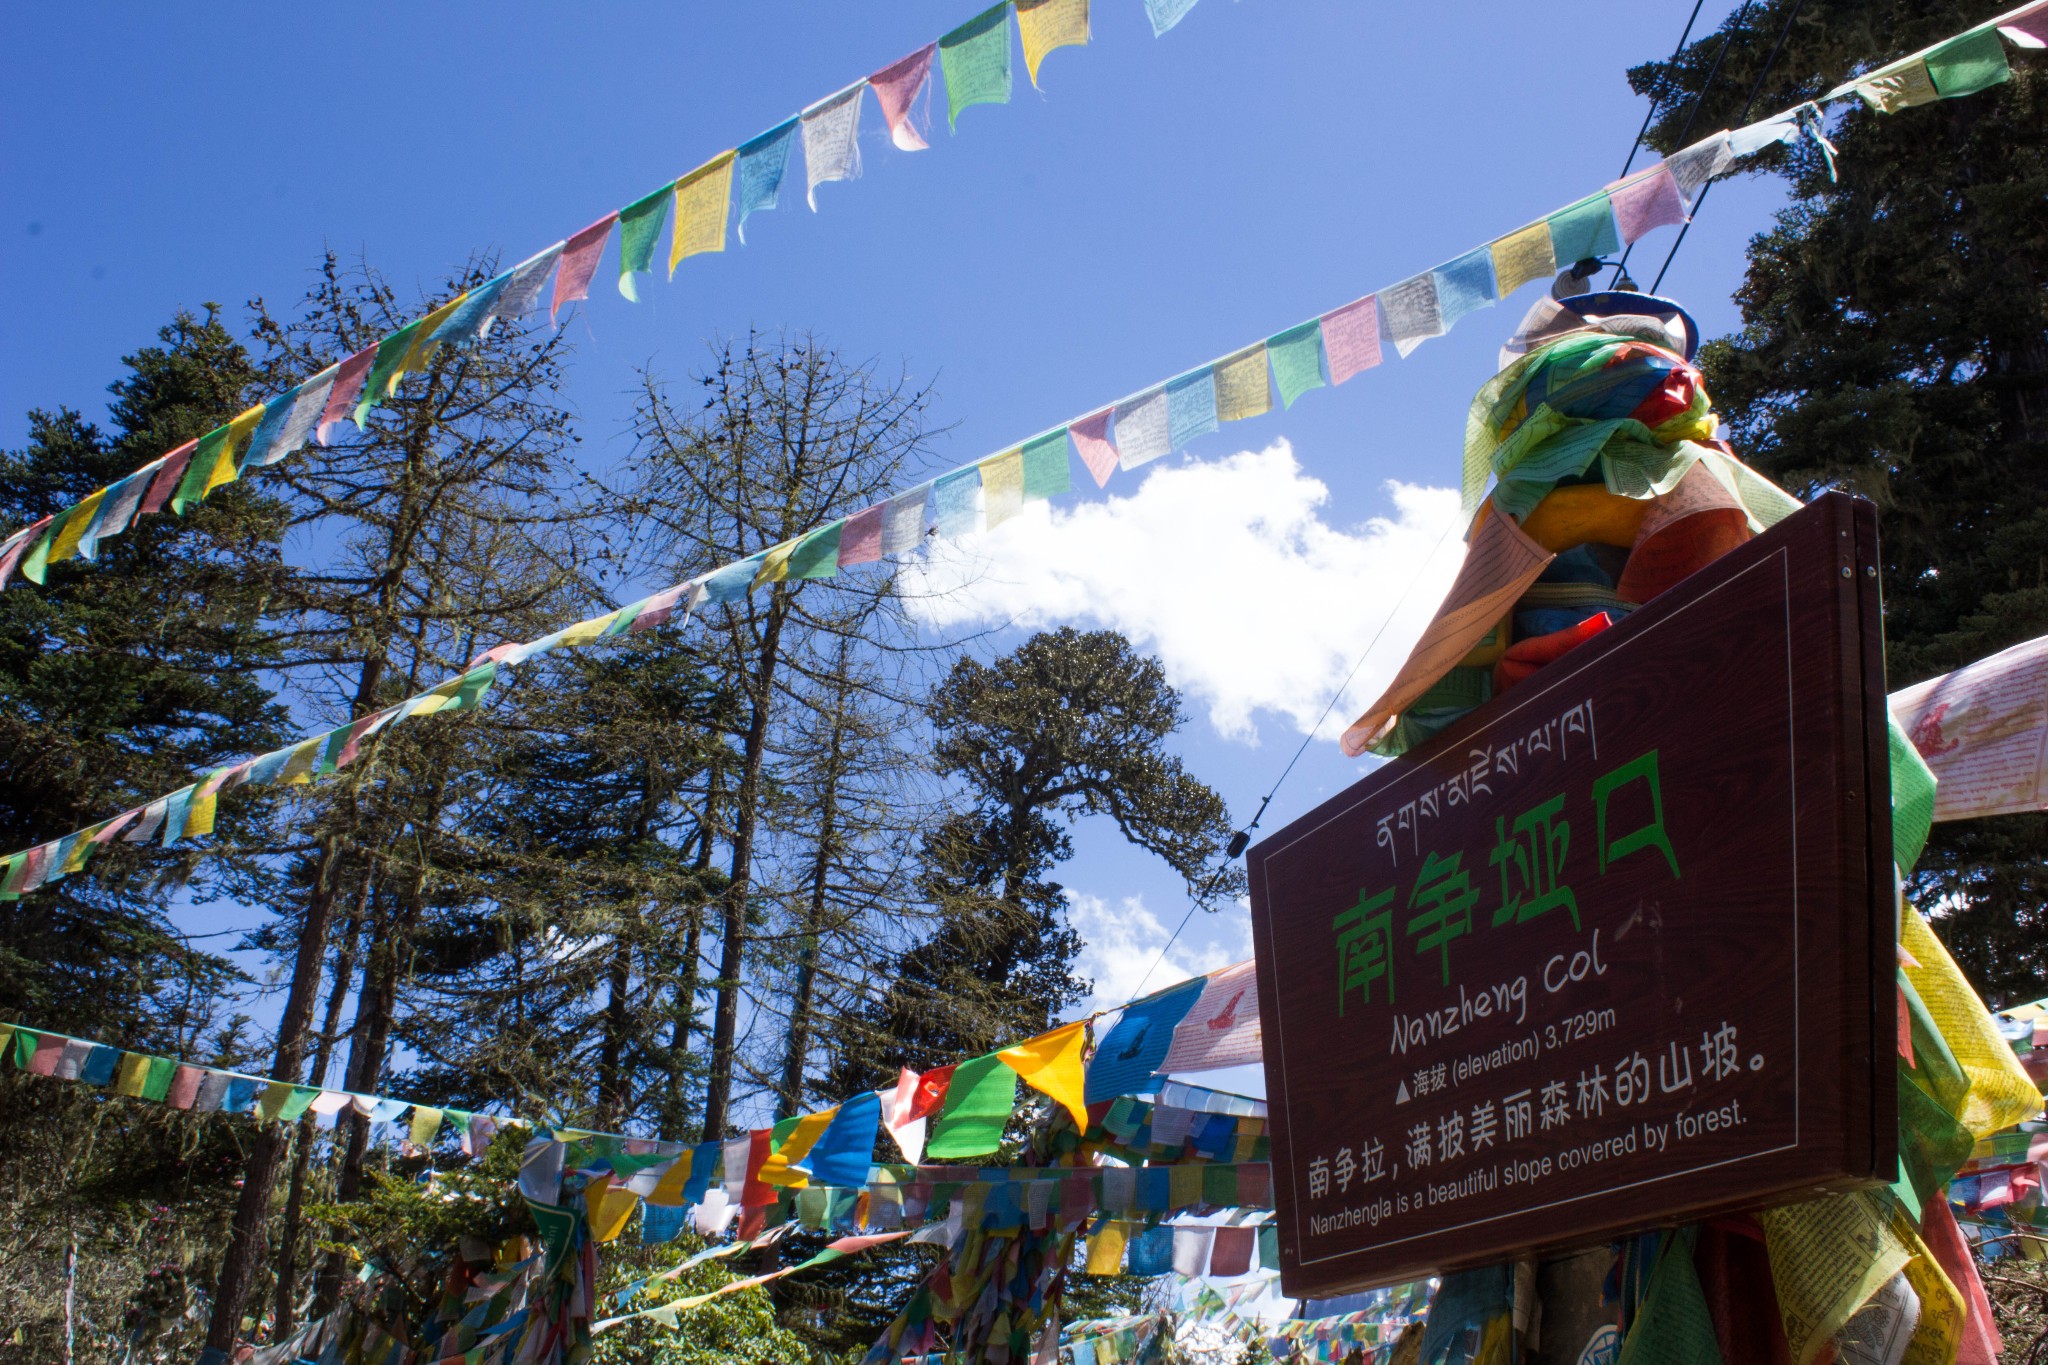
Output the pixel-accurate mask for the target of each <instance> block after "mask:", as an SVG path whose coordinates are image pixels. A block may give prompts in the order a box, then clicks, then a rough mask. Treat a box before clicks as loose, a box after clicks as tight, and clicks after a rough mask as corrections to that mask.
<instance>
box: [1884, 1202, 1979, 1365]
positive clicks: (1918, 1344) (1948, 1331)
mask: <svg viewBox="0 0 2048 1365" xmlns="http://www.w3.org/2000/svg"><path fill="white" fill-rule="evenodd" d="M1942 1197H1944V1198H1945V1197H1946V1196H1942ZM1892 1236H1894V1237H1896V1238H1898V1239H1899V1241H1901V1242H1903V1243H1904V1244H1905V1247H1906V1252H1907V1254H1908V1255H1910V1256H1911V1257H1912V1259H1911V1260H1909V1261H1907V1262H1906V1269H1905V1276H1906V1283H1907V1284H1908V1285H1910V1286H1911V1287H1912V1290H1913V1293H1914V1295H1915V1296H1917V1297H1918V1298H1919V1300H1920V1321H1919V1322H1918V1323H1916V1324H1914V1327H1913V1335H1912V1338H1911V1339H1910V1340H1909V1341H1908V1342H1907V1343H1906V1353H1905V1354H1904V1355H1903V1356H1901V1357H1899V1365H1952V1362H1953V1361H1954V1360H1955V1358H1956V1348H1957V1347H1958V1346H1960V1345H1961V1344H1962V1339H1963V1323H1964V1321H1965V1315H1966V1310H1965V1308H1964V1306H1963V1296H1962V1293H1961V1292H1960V1291H1959V1290H1958V1289H1957V1288H1956V1286H1955V1282H1954V1281H1953V1280H1951V1279H1949V1277H1948V1273H1947V1272H1946V1271H1944V1270H1943V1269H1942V1268H1941V1266H1940V1264H1939V1263H1937V1262H1936V1261H1935V1259H1934V1253H1933V1252H1932V1251H1930V1250H1928V1248H1927V1243H1925V1242H1923V1241H1921V1240H1920V1233H1919V1230H1918V1229H1917V1228H1915V1227H1914V1226H1913V1220H1912V1219H1910V1218H1908V1217H1907V1216H1906V1210H1905V1208H1904V1206H1898V1207H1895V1208H1893V1209H1892Z"/></svg>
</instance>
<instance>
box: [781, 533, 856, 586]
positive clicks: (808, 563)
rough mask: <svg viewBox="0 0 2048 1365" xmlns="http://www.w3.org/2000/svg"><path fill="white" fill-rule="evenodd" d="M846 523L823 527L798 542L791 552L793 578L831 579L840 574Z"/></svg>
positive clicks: (790, 572)
mask: <svg viewBox="0 0 2048 1365" xmlns="http://www.w3.org/2000/svg"><path fill="white" fill-rule="evenodd" d="M845 526H846V522H845V521H844V520H843V519H842V520H840V521H835V522H833V523H832V524H831V525H830V526H822V527H820V528H818V529H817V530H815V531H813V532H811V533H810V534H809V535H807V536H805V537H804V538H803V539H802V540H800V541H798V542H797V546H796V548H795V549H794V550H791V551H790V552H789V576H790V577H791V578H831V577H832V576H833V575H835V574H837V573H838V572H839V538H840V536H841V535H842V534H843V533H844V528H845Z"/></svg>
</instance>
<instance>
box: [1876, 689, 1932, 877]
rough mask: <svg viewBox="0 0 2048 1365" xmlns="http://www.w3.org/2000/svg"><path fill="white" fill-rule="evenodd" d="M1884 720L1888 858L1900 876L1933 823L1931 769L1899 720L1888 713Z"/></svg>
mask: <svg viewBox="0 0 2048 1365" xmlns="http://www.w3.org/2000/svg"><path fill="white" fill-rule="evenodd" d="M1886 722H1887V725H1888V727H1889V738H1890V741H1891V767H1892V861H1893V862H1895V863H1897V864H1898V865H1899V875H1901V876H1904V875H1905V874H1907V873H1909V872H1911V871H1912V870H1913V864H1914V863H1916V862H1918V861H1920V850H1921V849H1923V848H1925V847H1927V831H1928V830H1929V829H1930V828H1932V826H1933V824H1934V771H1933V769H1931V768H1929V767H1928V766H1927V760H1926V759H1924V758H1922V757H1920V751H1919V750H1918V749H1916V748H1914V747H1913V741H1912V740H1910V739H1908V738H1907V737H1906V732H1905V731H1904V730H1902V729H1900V728H1899V723H1898V722H1897V721H1896V720H1892V719H1891V718H1890V717H1889V716H1887V717H1886Z"/></svg>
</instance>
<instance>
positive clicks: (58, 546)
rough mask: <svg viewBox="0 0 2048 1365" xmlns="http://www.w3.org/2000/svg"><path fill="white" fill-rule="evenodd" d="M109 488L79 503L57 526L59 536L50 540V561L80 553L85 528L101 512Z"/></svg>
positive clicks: (53, 562)
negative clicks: (80, 543)
mask: <svg viewBox="0 0 2048 1365" xmlns="http://www.w3.org/2000/svg"><path fill="white" fill-rule="evenodd" d="M106 497H107V490H106V489H104V488H102V489H100V490H99V491H97V492H95V493H94V494H93V495H92V496H91V497H89V498H87V499H86V500H85V501H84V502H81V503H80V504H78V506H77V508H76V509H75V510H73V512H72V513H71V515H70V516H68V517H66V518H64V524H63V525H62V526H60V527H58V528H57V538H56V539H55V540H53V541H51V542H50V559H49V562H50V563H52V564H55V563H56V562H57V561H58V560H60V559H69V558H71V556H73V555H75V554H77V553H78V542H79V541H80V540H82V539H83V538H84V537H85V530H86V528H87V527H88V526H91V525H92V519H93V517H94V516H95V515H96V514H97V513H98V512H99V510H100V504H101V503H102V502H104V501H105V500H106Z"/></svg>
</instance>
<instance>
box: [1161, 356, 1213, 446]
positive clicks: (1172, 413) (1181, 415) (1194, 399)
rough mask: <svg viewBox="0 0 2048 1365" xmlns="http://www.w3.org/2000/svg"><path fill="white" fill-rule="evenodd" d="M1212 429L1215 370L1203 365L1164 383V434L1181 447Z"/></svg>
mask: <svg viewBox="0 0 2048 1365" xmlns="http://www.w3.org/2000/svg"><path fill="white" fill-rule="evenodd" d="M1214 430H1216V372H1215V371H1214V370H1211V369H1210V368H1209V367H1208V366H1206V365H1205V366H1203V367H1202V368H1201V369H1199V370H1197V371H1195V372H1194V373H1193V374H1184V375H1182V376H1181V377H1180V378H1178V379H1174V380H1170V381H1168V383H1167V385H1166V438H1167V440H1169V441H1171V442H1172V443H1173V445H1174V447H1175V448H1176V449H1185V448H1186V447H1187V443H1188V442H1189V441H1192V440H1194V439H1195V437H1197V436H1206V435H1207V434H1208V433H1210V432H1212V431H1214Z"/></svg>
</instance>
